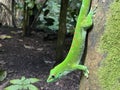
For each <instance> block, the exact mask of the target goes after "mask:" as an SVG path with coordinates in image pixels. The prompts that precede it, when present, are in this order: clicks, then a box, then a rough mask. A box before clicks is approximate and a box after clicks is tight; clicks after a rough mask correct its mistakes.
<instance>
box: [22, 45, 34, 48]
mask: <svg viewBox="0 0 120 90" xmlns="http://www.w3.org/2000/svg"><path fill="white" fill-rule="evenodd" d="M24 47H25V48H27V49H34V47H33V46H28V45H24Z"/></svg>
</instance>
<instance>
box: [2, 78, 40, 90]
mask: <svg viewBox="0 0 120 90" xmlns="http://www.w3.org/2000/svg"><path fill="white" fill-rule="evenodd" d="M38 81H40V80H39V79H37V78H28V79H26V78H25V77H24V76H23V77H22V78H21V79H13V80H10V83H11V84H12V85H10V86H8V87H6V88H5V89H4V90H39V89H38V88H37V87H36V86H34V85H32V84H33V83H36V82H38Z"/></svg>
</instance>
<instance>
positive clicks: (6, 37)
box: [0, 34, 12, 40]
mask: <svg viewBox="0 0 120 90" xmlns="http://www.w3.org/2000/svg"><path fill="white" fill-rule="evenodd" d="M9 38H12V36H9V35H5V34H4V35H0V39H2V40H4V39H9Z"/></svg>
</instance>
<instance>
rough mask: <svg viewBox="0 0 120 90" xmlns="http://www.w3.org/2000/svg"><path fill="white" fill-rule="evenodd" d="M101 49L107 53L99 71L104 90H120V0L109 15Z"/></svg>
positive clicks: (113, 5)
mask: <svg viewBox="0 0 120 90" xmlns="http://www.w3.org/2000/svg"><path fill="white" fill-rule="evenodd" d="M100 49H101V50H102V52H104V53H106V57H105V58H104V60H103V62H102V64H101V66H100V69H99V71H98V76H99V81H100V84H101V86H102V90H120V0H115V1H114V2H113V3H112V4H111V6H110V10H109V12H108V13H107V21H106V26H105V32H104V34H103V36H102V38H101V41H100Z"/></svg>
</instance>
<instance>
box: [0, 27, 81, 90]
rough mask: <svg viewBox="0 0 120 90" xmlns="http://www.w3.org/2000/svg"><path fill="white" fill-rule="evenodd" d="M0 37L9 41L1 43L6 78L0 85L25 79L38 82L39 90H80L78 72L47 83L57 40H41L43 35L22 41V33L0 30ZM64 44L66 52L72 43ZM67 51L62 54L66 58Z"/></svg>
mask: <svg viewBox="0 0 120 90" xmlns="http://www.w3.org/2000/svg"><path fill="white" fill-rule="evenodd" d="M0 35H10V36H11V37H12V38H10V39H0V44H1V46H0V67H1V68H2V69H4V70H6V71H7V78H6V79H5V80H4V81H3V82H0V84H1V85H3V84H4V83H5V82H7V81H9V80H11V79H17V78H21V77H22V76H25V77H26V78H31V77H35V78H39V79H40V80H41V81H40V82H38V83H36V84H35V85H36V86H37V87H38V88H39V90H79V79H80V72H79V71H75V72H72V73H70V74H69V75H67V76H65V77H63V78H62V79H60V80H58V81H57V82H54V83H47V82H46V80H47V77H48V75H49V70H50V69H51V68H52V66H53V64H54V62H55V54H56V52H55V49H56V44H55V43H56V39H55V40H44V36H45V33H44V32H37V33H35V32H34V33H33V34H32V35H31V36H30V37H22V36H21V30H18V29H14V28H0ZM66 42H67V44H66V47H67V48H69V46H70V43H71V40H70V39H67V40H66ZM67 45H68V46H67ZM67 51H68V50H65V53H66V54H67ZM8 85H9V84H8Z"/></svg>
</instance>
